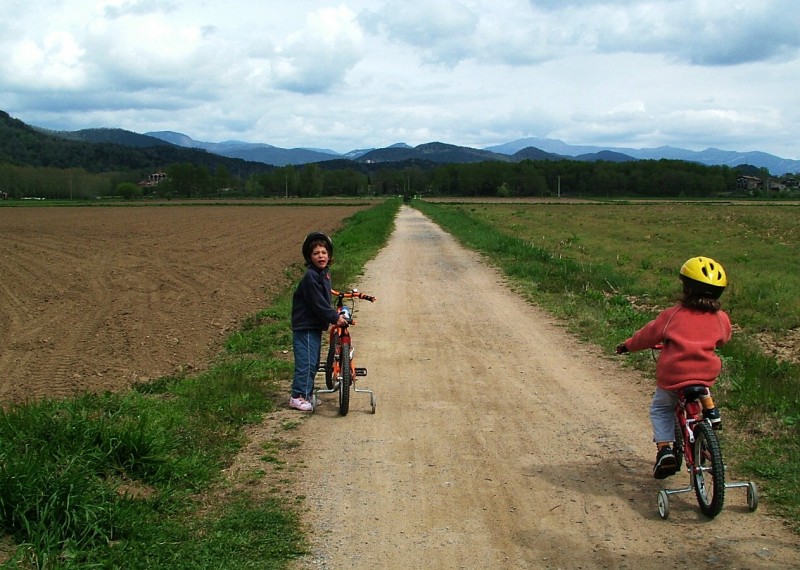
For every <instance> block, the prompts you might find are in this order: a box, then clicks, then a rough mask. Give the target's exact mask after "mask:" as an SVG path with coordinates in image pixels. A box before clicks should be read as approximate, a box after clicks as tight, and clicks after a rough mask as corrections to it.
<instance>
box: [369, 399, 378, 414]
mask: <svg viewBox="0 0 800 570" xmlns="http://www.w3.org/2000/svg"><path fill="white" fill-rule="evenodd" d="M369 400H370V404H371V405H372V413H373V414H374V413H375V408H377V407H378V398H377V397H376V396H375V394H370V397H369Z"/></svg>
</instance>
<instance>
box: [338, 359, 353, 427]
mask: <svg viewBox="0 0 800 570" xmlns="http://www.w3.org/2000/svg"><path fill="white" fill-rule="evenodd" d="M339 367H340V373H341V379H340V380H339V414H341V415H343V416H346V415H347V412H348V411H350V384H351V383H352V380H353V371H352V369H351V368H350V345H349V344H343V345H342V349H341V353H340V354H339Z"/></svg>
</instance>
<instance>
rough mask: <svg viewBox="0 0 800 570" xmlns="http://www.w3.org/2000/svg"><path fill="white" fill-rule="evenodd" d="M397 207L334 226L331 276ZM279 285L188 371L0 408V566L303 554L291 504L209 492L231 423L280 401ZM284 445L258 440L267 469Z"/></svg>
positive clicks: (281, 559) (344, 272) (345, 271)
mask: <svg viewBox="0 0 800 570" xmlns="http://www.w3.org/2000/svg"><path fill="white" fill-rule="evenodd" d="M398 207H399V201H397V200H394V201H387V202H383V203H381V204H379V205H377V206H375V207H372V208H370V209H368V210H364V211H361V212H359V213H357V214H355V215H354V216H352V217H351V218H349V219H348V220H347V221H346V223H345V225H344V227H343V229H342V230H341V231H340V232H338V233H337V234H336V235H334V236H333V239H334V241H335V243H336V254H337V258H338V260H339V261H340V263H337V265H336V267H335V269H334V270H333V271H332V273H333V279H334V281H335V284H336V285H337V286H339V287H347V286H349V285H352V284H354V283H355V280H356V279H357V278H358V276H359V275H360V274H361V271H362V270H363V265H364V263H365V262H366V261H367V260H368V259H370V258H371V257H373V256H374V255H375V253H376V252H377V251H378V250H379V249H380V247H382V246H383V244H384V243H385V241H386V238H387V237H388V235H389V234H390V233H391V230H392V228H393V221H394V216H395V213H396V211H397V208H398ZM298 256H299V244H298ZM292 271H293V272H294V274H295V277H296V278H298V279H299V277H300V275H301V268H300V265H299V264H298V266H297V267H295V268H293V269H292ZM290 296H291V291H286V292H285V293H284V294H283V295H281V296H280V297H279V298H278V299H277V301H276V302H275V304H274V305H273V306H271V307H267V308H265V309H264V310H262V311H261V312H259V313H258V314H257V315H254V316H252V317H251V318H249V319H247V321H246V323H245V326H243V328H242V330H240V331H238V332H237V333H235V334H233V335H231V337H230V338H229V339H228V342H227V345H226V350H225V353H224V354H223V355H221V356H220V357H219V359H218V362H216V363H213V364H212V366H211V367H210V368H209V370H208V371H207V372H204V373H202V374H199V375H197V376H187V377H165V378H160V379H158V380H155V381H153V382H150V383H147V384H142V385H139V386H137V387H136V388H135V389H133V390H131V391H129V392H126V393H119V394H112V393H107V394H99V395H85V396H81V397H78V398H74V399H68V400H45V401H40V402H37V403H34V404H30V405H25V406H16V407H10V408H8V409H6V410H0V531H2V533H4V534H5V535H7V537H9V538H10V540H11V541H12V542H13V545H14V546H13V547H11V551H10V552H8V553H7V554H8V557H9V558H10V559H9V560H8V561H7V562H6V563H5V564H4V565H3V567H5V568H47V569H72V568H76V569H77V568H80V569H85V568H126V569H139V568H141V569H153V568H169V569H180V568H187V569H189V568H191V569H198V568H209V569H215V570H217V569H231V570H233V569H242V568H284V567H285V566H286V565H287V563H288V561H290V560H292V559H293V558H295V557H297V556H298V555H299V554H301V553H302V546H300V547H298V545H302V544H303V537H302V531H301V527H300V524H299V520H298V517H297V514H296V510H295V509H296V508H297V505H295V504H293V503H290V502H287V500H286V499H283V498H282V497H281V495H280V494H279V493H277V492H276V493H275V496H274V497H268V498H266V499H265V498H264V497H262V496H259V497H252V496H249V494H248V492H246V491H238V490H237V493H235V494H234V493H229V494H227V495H226V494H225V493H224V492H222V493H220V492H219V490H220V489H223V490H224V487H225V485H226V481H225V480H224V478H223V476H222V470H223V469H224V468H225V467H226V466H228V465H229V464H230V462H231V461H232V459H233V457H234V455H235V454H236V453H237V451H238V450H239V449H240V448H241V445H242V444H243V442H244V441H245V436H244V431H243V428H245V427H246V426H247V425H250V424H254V423H258V422H260V421H261V420H262V419H263V418H264V415H265V414H268V413H269V412H271V411H272V410H274V409H275V406H276V403H277V402H283V401H284V399H285V396H286V390H288V379H289V378H290V377H291V371H292V363H291V361H290V360H289V359H287V358H286V356H285V355H284V354H283V352H284V351H285V350H286V349H287V348H289V347H291V330H290V318H289V316H290ZM297 425H298V424H297V423H294V422H291V421H290V422H286V423H285V425H283V426H282V429H284V430H292V429H296V428H297ZM291 445H293V444H291V443H282V442H280V441H275V442H270V443H269V444H267V445H265V447H264V448H263V449H264V453H263V457H262V461H263V462H264V467H265V469H266V467H267V466H268V465H269V466H273V467H274V466H277V467H278V468H280V466H281V459H280V454H281V452H282V450H285V449H286V448H287V446H291ZM254 476H264V474H263V471H262V470H259V473H257V474H255V475H254ZM276 486H277V485H276ZM209 495H211V496H213V497H214V500H213V501H209V500H207V496H209ZM231 495H233V496H231ZM220 496H222V497H227V498H226V499H225V500H220V499H218V497H220Z"/></svg>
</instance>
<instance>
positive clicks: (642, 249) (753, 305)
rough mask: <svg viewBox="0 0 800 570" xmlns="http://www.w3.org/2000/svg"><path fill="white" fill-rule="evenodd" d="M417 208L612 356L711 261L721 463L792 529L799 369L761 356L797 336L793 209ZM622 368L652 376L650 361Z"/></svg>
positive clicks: (797, 240) (799, 454)
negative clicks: (697, 266) (727, 329)
mask: <svg viewBox="0 0 800 570" xmlns="http://www.w3.org/2000/svg"><path fill="white" fill-rule="evenodd" d="M414 205H415V206H416V207H417V208H419V209H420V210H421V211H422V212H424V213H425V214H426V215H428V216H429V217H431V218H432V219H433V220H434V221H436V222H437V223H438V224H440V225H441V226H442V227H443V228H445V229H446V230H447V231H448V232H450V233H452V234H453V235H454V236H456V237H457V238H458V239H459V240H461V242H462V243H464V244H465V245H466V246H468V247H470V248H472V249H475V250H477V251H479V252H481V253H483V254H485V255H486V257H487V259H488V260H489V261H490V262H491V263H493V264H495V265H496V266H497V267H499V268H500V269H501V270H503V271H504V272H505V273H506V274H507V275H508V276H509V277H510V278H511V281H512V283H513V284H514V286H515V287H516V288H517V289H518V291H519V292H520V293H521V294H522V295H524V296H526V297H527V298H528V299H529V300H531V302H535V303H537V304H539V305H541V306H542V307H544V308H546V309H548V310H549V311H550V312H552V313H553V314H554V315H556V316H558V317H559V318H561V319H563V320H564V321H565V322H567V323H568V326H569V328H570V329H571V330H572V331H573V332H574V333H575V334H577V335H578V336H579V337H580V338H582V339H584V340H586V341H590V342H594V343H597V344H599V345H601V346H603V347H605V348H606V349H607V350H608V352H609V354H611V353H612V349H613V347H614V346H615V345H616V344H617V343H619V342H620V341H622V340H624V339H625V338H627V337H628V336H630V335H631V333H633V332H634V331H635V330H636V329H638V328H639V327H640V326H642V325H643V324H645V323H646V322H647V321H648V320H650V319H651V318H653V316H654V315H655V314H656V312H657V311H658V310H660V309H663V308H665V307H667V306H669V305H670V304H672V303H674V302H675V300H676V299H677V297H678V294H679V282H678V278H677V271H678V269H679V268H680V266H681V264H682V263H683V261H685V260H686V259H688V258H689V257H693V256H696V255H706V256H710V257H714V258H715V259H717V260H718V261H720V262H721V263H722V264H723V265H724V266H725V268H726V270H727V272H728V275H729V283H730V284H729V287H728V289H727V290H726V292H725V294H724V295H723V297H722V299H721V300H722V303H723V306H724V308H725V309H726V310H727V311H728V312H729V313H730V315H731V318H732V320H733V322H734V324H735V326H736V327H737V328H736V331H735V334H734V338H733V340H732V341H731V342H730V343H728V344H727V345H725V346H724V347H723V348H722V349H721V351H720V354H721V357H722V358H723V360H724V362H725V372H724V373H723V375H722V376H721V377H720V379H719V381H718V382H717V384H716V387H715V394H716V397H715V400H717V401H718V402H719V403H720V404H721V405H722V408H723V413H724V414H725V422H726V424H727V425H728V426H729V428H728V429H727V430H725V431H724V432H723V435H722V438H723V445H724V446H725V449H726V460H727V462H728V463H729V464H731V465H733V466H735V467H736V468H737V469H740V470H741V471H743V472H744V473H745V474H747V475H750V476H753V477H755V478H757V480H758V481H759V482H760V483H761V487H762V490H763V494H764V495H765V497H766V498H767V499H768V501H769V502H770V504H771V506H772V507H773V508H774V509H775V510H777V511H778V512H780V513H782V514H784V515H785V516H787V517H788V518H789V520H791V521H792V524H793V525H794V526H795V528H797V529H800V481H798V476H797V473H798V472H800V437H798V436H800V433H798V431H800V429H799V428H800V366H798V365H796V364H791V363H789V362H785V361H778V360H776V359H775V358H774V357H773V356H771V355H770V352H769V349H770V348H771V346H772V345H774V344H776V343H779V342H781V340H782V339H783V338H784V337H785V336H786V335H787V334H788V333H789V332H790V331H794V332H795V333H796V331H797V329H798V327H800V255H798V253H799V252H798V244H800V224H797V219H798V214H800V208H798V207H797V206H758V205H720V204H702V203H674V202H671V203H649V204H619V203H618V204H500V203H494V204H492V203H468V204H454V203H451V204H432V203H428V202H415V203H414ZM757 337H758V338H762V339H765V340H763V341H761V342H757V341H756V338H757ZM763 342H765V343H766V344H762V343H763ZM626 360H627V361H628V362H631V363H632V364H635V365H637V366H640V367H642V368H643V369H646V370H648V371H649V372H652V367H653V363H652V359H651V358H650V357H649V355H646V354H636V355H631V357H630V358H628V359H626Z"/></svg>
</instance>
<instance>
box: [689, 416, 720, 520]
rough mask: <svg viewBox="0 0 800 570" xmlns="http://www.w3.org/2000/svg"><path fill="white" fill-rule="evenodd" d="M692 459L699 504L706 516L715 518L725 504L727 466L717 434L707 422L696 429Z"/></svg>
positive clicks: (695, 489) (697, 425) (695, 490)
mask: <svg viewBox="0 0 800 570" xmlns="http://www.w3.org/2000/svg"><path fill="white" fill-rule="evenodd" d="M692 457H693V459H694V468H693V472H692V477H693V478H694V493H695V495H696V496H697V502H698V504H699V505H700V510H701V511H703V514H704V515H706V516H707V517H709V518H714V517H715V516H717V515H718V514H719V513H720V511H722V505H723V503H724V502H725V465H724V464H723V462H722V448H721V447H720V444H719V439H717V434H716V433H714V430H712V429H711V426H710V425H708V424H707V423H706V422H700V423H698V424H696V426H695V428H694V449H693V450H692Z"/></svg>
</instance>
